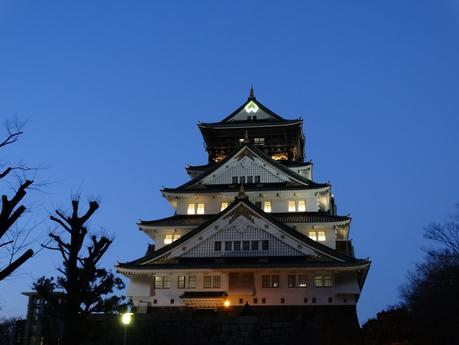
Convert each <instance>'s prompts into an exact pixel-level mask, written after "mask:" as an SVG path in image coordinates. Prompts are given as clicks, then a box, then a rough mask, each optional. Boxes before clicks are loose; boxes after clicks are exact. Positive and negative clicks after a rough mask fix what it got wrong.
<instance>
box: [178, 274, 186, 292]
mask: <svg viewBox="0 0 459 345" xmlns="http://www.w3.org/2000/svg"><path fill="white" fill-rule="evenodd" d="M185 283H186V277H185V276H178V278H177V288H178V289H184V288H185Z"/></svg>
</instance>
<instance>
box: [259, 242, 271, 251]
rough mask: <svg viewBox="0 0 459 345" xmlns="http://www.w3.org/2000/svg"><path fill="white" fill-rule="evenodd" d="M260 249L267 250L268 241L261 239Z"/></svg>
mask: <svg viewBox="0 0 459 345" xmlns="http://www.w3.org/2000/svg"><path fill="white" fill-rule="evenodd" d="M261 249H262V250H269V241H268V240H263V241H261Z"/></svg>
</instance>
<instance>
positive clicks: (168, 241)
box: [164, 235, 172, 244]
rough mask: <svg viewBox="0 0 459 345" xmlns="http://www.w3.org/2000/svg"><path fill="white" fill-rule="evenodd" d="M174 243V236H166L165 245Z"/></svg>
mask: <svg viewBox="0 0 459 345" xmlns="http://www.w3.org/2000/svg"><path fill="white" fill-rule="evenodd" d="M171 243H172V235H166V236H164V244H171Z"/></svg>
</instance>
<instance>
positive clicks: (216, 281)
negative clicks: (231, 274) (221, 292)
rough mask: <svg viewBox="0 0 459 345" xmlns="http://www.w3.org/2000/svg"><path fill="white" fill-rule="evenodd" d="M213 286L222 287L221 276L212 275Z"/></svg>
mask: <svg viewBox="0 0 459 345" xmlns="http://www.w3.org/2000/svg"><path fill="white" fill-rule="evenodd" d="M212 287H213V288H219V287H220V276H213V277H212Z"/></svg>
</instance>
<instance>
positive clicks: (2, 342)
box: [0, 317, 25, 345]
mask: <svg viewBox="0 0 459 345" xmlns="http://www.w3.org/2000/svg"><path fill="white" fill-rule="evenodd" d="M24 324H25V320H23V319H20V318H17V317H11V318H8V319H0V345H12V344H19V340H21V335H22V331H23V329H24Z"/></svg>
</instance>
